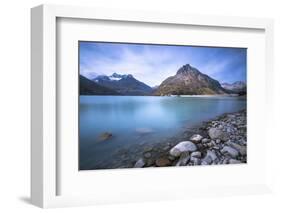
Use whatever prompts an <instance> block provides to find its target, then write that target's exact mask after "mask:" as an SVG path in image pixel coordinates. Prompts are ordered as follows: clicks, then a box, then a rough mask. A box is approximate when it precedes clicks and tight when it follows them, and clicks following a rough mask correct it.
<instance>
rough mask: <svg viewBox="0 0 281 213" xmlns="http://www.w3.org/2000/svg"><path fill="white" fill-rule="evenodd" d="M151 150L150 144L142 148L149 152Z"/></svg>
mask: <svg viewBox="0 0 281 213" xmlns="http://www.w3.org/2000/svg"><path fill="white" fill-rule="evenodd" d="M152 150H153V147H152V146H150V145H148V146H145V147H144V149H143V151H144V152H151V151H152Z"/></svg>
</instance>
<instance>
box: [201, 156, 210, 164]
mask: <svg viewBox="0 0 281 213" xmlns="http://www.w3.org/2000/svg"><path fill="white" fill-rule="evenodd" d="M212 162H213V161H212V158H211V157H210V156H207V155H206V156H205V157H204V158H203V159H202V162H201V165H210V164H211V163H212Z"/></svg>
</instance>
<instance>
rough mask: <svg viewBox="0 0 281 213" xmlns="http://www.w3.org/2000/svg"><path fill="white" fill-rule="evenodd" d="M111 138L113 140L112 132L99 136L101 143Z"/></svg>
mask: <svg viewBox="0 0 281 213" xmlns="http://www.w3.org/2000/svg"><path fill="white" fill-rule="evenodd" d="M110 138H112V133H111V132H104V133H102V134H100V136H99V139H100V140H101V141H106V140H109V139H110Z"/></svg>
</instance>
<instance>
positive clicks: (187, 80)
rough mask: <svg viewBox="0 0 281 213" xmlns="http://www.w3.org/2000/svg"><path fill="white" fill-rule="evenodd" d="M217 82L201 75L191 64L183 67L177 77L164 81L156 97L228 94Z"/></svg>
mask: <svg viewBox="0 0 281 213" xmlns="http://www.w3.org/2000/svg"><path fill="white" fill-rule="evenodd" d="M226 93H227V91H226V90H225V89H224V88H222V86H221V85H220V83H219V82H218V81H217V80H214V79H213V78H211V77H209V76H208V75H205V74H203V73H201V72H200V71H199V70H198V69H196V68H194V67H192V66H191V65H189V64H186V65H184V66H182V67H181V68H180V69H179V70H178V71H177V73H176V75H174V76H171V77H168V78H167V79H166V80H164V81H163V82H162V83H161V84H160V86H159V87H158V89H157V91H156V92H155V94H156V95H214V94H226Z"/></svg>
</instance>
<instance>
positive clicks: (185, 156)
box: [176, 152, 190, 166]
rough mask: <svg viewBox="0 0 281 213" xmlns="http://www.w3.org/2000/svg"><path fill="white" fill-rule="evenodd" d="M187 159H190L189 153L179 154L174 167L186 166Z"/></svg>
mask: <svg viewBox="0 0 281 213" xmlns="http://www.w3.org/2000/svg"><path fill="white" fill-rule="evenodd" d="M189 159H190V155H189V152H183V153H181V156H180V159H179V161H178V162H177V164H176V166H186V164H187V163H188V161H189Z"/></svg>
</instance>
